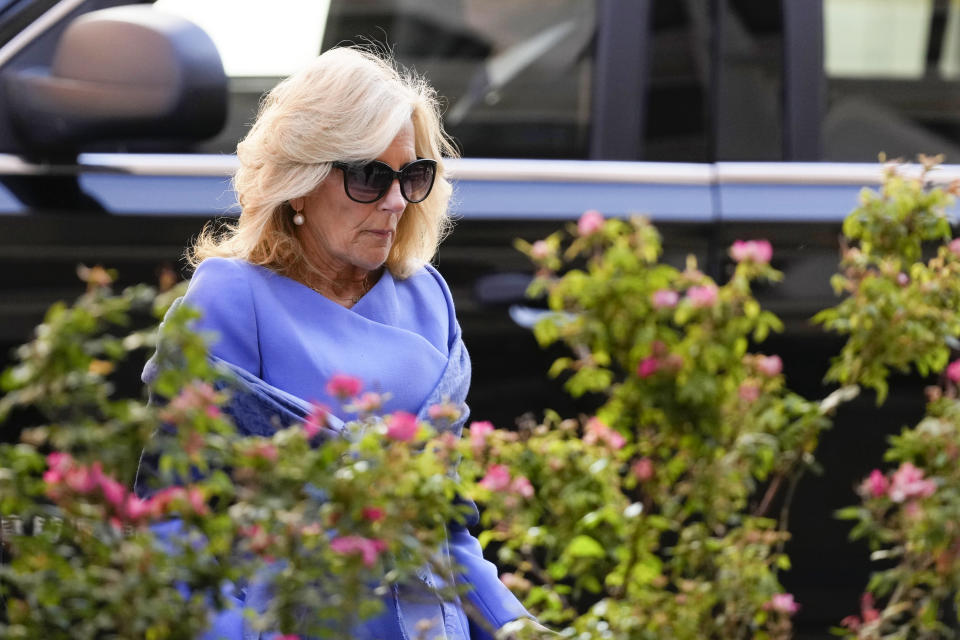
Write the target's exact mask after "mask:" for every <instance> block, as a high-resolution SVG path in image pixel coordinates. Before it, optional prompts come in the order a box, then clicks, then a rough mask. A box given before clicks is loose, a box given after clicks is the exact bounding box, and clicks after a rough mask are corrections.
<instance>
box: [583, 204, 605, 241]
mask: <svg viewBox="0 0 960 640" xmlns="http://www.w3.org/2000/svg"><path fill="white" fill-rule="evenodd" d="M601 228H603V215H601V213H600V212H599V211H597V210H596V209H590V210H588V211H584V212H583V215H582V216H580V220H578V221H577V233H579V234H580V235H581V236H589V235H591V234H593V233H596V232H597V231H599V230H600V229H601Z"/></svg>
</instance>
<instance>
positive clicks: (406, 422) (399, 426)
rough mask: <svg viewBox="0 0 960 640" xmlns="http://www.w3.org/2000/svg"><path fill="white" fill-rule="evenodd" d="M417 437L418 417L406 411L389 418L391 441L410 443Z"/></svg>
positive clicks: (388, 432) (389, 436)
mask: <svg viewBox="0 0 960 640" xmlns="http://www.w3.org/2000/svg"><path fill="white" fill-rule="evenodd" d="M416 435H417V416H415V415H413V414H412V413H407V412H406V411H397V412H396V413H394V414H392V415H389V416H387V437H388V438H390V439H391V440H398V441H400V442H409V441H411V440H413V438H414V436H416Z"/></svg>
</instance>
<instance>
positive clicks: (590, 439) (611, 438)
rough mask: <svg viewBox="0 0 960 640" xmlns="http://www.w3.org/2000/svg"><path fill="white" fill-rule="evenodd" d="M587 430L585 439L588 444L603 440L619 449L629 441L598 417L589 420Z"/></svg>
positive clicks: (611, 446) (614, 448) (615, 449)
mask: <svg viewBox="0 0 960 640" xmlns="http://www.w3.org/2000/svg"><path fill="white" fill-rule="evenodd" d="M585 431H586V434H584V436H583V441H584V442H585V443H586V444H596V443H597V442H603V443H605V444H606V445H607V446H609V447H610V448H611V449H613V450H614V451H618V450H620V449H622V448H623V445H625V444H626V443H627V441H626V440H625V439H624V437H623V436H622V435H620V433H619V432H617V431H614V430H613V429H611V428H610V427H608V426H607V425H606V424H604V423H603V421H601V420H600V419H599V418H596V417H594V418H590V419H589V420H587V425H586V428H585Z"/></svg>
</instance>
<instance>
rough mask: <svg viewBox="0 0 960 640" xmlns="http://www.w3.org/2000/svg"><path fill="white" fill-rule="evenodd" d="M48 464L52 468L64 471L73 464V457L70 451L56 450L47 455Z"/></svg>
mask: <svg viewBox="0 0 960 640" xmlns="http://www.w3.org/2000/svg"><path fill="white" fill-rule="evenodd" d="M47 465H48V466H49V467H50V468H51V469H53V470H55V471H59V472H60V473H63V472H64V471H66V470H67V469H69V468H70V467H71V466H72V465H73V458H72V457H71V456H70V454H69V453H63V452H60V451H54V452H53V453H50V454H48V455H47Z"/></svg>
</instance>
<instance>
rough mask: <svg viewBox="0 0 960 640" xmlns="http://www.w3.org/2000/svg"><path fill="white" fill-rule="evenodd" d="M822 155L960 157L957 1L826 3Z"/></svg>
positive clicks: (837, 0)
mask: <svg viewBox="0 0 960 640" xmlns="http://www.w3.org/2000/svg"><path fill="white" fill-rule="evenodd" d="M824 54H825V55H824V71H825V75H826V77H827V81H828V95H827V111H826V114H825V117H824V120H823V130H822V136H821V139H822V147H823V155H824V159H827V160H849V161H865V162H870V161H875V160H876V159H877V154H878V152H881V151H883V152H885V153H886V154H887V155H888V156H889V157H898V156H902V157H906V158H913V157H914V156H915V155H916V154H917V153H928V154H932V153H946V155H947V159H948V161H951V162H958V161H960V112H958V109H957V104H958V100H960V85H958V84H957V79H958V78H960V4H958V3H956V2H933V0H887V1H886V2H875V1H873V2H871V1H868V0H824Z"/></svg>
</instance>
